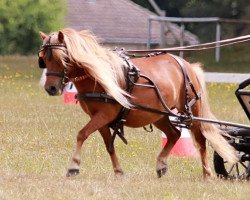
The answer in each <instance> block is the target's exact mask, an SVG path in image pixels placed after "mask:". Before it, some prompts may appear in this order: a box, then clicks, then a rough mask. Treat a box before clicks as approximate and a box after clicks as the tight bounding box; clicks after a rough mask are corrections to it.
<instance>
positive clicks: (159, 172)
mask: <svg viewBox="0 0 250 200" xmlns="http://www.w3.org/2000/svg"><path fill="white" fill-rule="evenodd" d="M156 172H157V176H158V178H161V177H162V176H163V175H165V174H166V173H167V167H164V168H162V169H158V170H156Z"/></svg>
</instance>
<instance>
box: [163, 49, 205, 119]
mask: <svg viewBox="0 0 250 200" xmlns="http://www.w3.org/2000/svg"><path fill="white" fill-rule="evenodd" d="M168 55H170V56H171V57H173V58H174V59H175V60H176V61H177V63H178V64H179V65H180V67H181V69H182V72H183V75H184V82H185V85H186V88H185V92H186V106H187V110H188V113H189V114H191V107H192V106H193V105H194V104H195V102H196V100H198V99H200V97H201V92H198V93H197V92H196V90H195V88H194V85H193V83H192V81H191V79H190V76H189V74H188V71H187V68H186V66H185V64H184V62H183V61H182V60H181V59H180V58H179V57H177V56H175V55H173V54H168ZM188 86H189V87H190V88H191V90H192V92H193V93H194V95H195V96H194V97H193V98H192V99H191V100H190V101H188V98H189V95H188Z"/></svg>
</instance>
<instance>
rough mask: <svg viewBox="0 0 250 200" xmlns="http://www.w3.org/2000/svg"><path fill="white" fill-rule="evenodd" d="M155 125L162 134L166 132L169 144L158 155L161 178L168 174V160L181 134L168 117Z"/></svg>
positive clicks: (158, 169)
mask: <svg viewBox="0 0 250 200" xmlns="http://www.w3.org/2000/svg"><path fill="white" fill-rule="evenodd" d="M154 125H155V126H156V127H157V128H158V129H160V130H161V131H162V132H164V133H165V135H166V136H167V143H166V144H165V146H164V147H163V149H162V151H161V152H160V154H159V155H158V157H157V162H156V172H157V175H158V177H159V178H160V177H161V176H163V175H164V174H166V172H167V158H168V156H169V154H170V151H171V149H172V148H173V147H174V145H175V143H176V142H177V140H178V139H179V138H180V136H181V132H180V131H179V130H178V129H177V128H175V127H174V126H172V125H171V124H170V121H169V119H168V117H165V118H163V119H161V120H160V121H157V122H156V123H154Z"/></svg>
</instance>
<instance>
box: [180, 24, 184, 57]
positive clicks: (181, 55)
mask: <svg viewBox="0 0 250 200" xmlns="http://www.w3.org/2000/svg"><path fill="white" fill-rule="evenodd" d="M184 29H185V26H184V23H181V35H180V46H181V47H183V46H184ZM179 56H180V57H182V58H183V51H180V53H179Z"/></svg>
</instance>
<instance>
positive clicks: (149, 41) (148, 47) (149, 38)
mask: <svg viewBox="0 0 250 200" xmlns="http://www.w3.org/2000/svg"><path fill="white" fill-rule="evenodd" d="M151 22H152V20H151V19H150V18H148V41H147V49H150V43H151Z"/></svg>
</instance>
